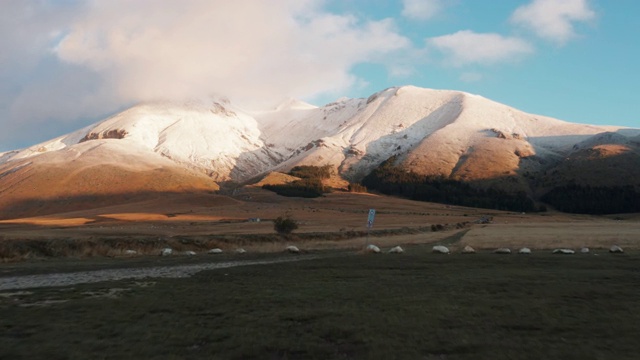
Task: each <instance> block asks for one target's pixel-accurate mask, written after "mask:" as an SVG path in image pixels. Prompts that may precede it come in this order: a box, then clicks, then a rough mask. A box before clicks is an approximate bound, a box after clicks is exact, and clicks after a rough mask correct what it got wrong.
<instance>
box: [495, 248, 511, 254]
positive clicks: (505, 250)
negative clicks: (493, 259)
mask: <svg viewBox="0 0 640 360" xmlns="http://www.w3.org/2000/svg"><path fill="white" fill-rule="evenodd" d="M493 253H494V254H511V249H509V248H500V249H495V250H493Z"/></svg>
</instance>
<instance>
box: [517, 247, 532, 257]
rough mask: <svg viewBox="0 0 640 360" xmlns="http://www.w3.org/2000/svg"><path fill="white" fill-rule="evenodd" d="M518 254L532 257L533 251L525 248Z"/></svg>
mask: <svg viewBox="0 0 640 360" xmlns="http://www.w3.org/2000/svg"><path fill="white" fill-rule="evenodd" d="M518 254H525V255H530V254H531V249H529V248H527V247H523V248H522V249H520V250H518Z"/></svg>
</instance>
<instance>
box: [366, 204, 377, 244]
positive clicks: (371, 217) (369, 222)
mask: <svg viewBox="0 0 640 360" xmlns="http://www.w3.org/2000/svg"><path fill="white" fill-rule="evenodd" d="M375 218H376V209H369V218H368V219H367V243H366V244H365V246H368V245H369V230H371V228H372V227H373V220H375Z"/></svg>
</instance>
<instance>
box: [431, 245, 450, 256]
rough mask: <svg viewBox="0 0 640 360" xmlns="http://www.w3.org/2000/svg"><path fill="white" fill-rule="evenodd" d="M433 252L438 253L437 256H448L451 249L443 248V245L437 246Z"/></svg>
mask: <svg viewBox="0 0 640 360" xmlns="http://www.w3.org/2000/svg"><path fill="white" fill-rule="evenodd" d="M431 252H434V253H437V254H448V253H449V248H448V247H446V246H442V245H436V246H434V247H433V248H432V249H431Z"/></svg>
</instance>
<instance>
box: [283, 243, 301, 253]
mask: <svg viewBox="0 0 640 360" xmlns="http://www.w3.org/2000/svg"><path fill="white" fill-rule="evenodd" d="M285 251H288V252H290V253H292V254H299V253H300V249H298V247H297V246H293V245H290V246H287V248H286V249H285Z"/></svg>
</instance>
